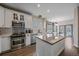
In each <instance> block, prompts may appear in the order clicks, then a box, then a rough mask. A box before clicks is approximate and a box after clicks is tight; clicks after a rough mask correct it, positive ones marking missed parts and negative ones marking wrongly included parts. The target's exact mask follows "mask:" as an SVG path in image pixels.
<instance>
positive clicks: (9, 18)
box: [5, 9, 13, 27]
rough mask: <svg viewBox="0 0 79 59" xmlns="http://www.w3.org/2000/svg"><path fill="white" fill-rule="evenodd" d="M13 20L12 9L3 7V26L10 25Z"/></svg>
mask: <svg viewBox="0 0 79 59" xmlns="http://www.w3.org/2000/svg"><path fill="white" fill-rule="evenodd" d="M12 20H13V11H12V10H10V9H5V27H11V26H12Z"/></svg>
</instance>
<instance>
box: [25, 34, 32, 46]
mask: <svg viewBox="0 0 79 59" xmlns="http://www.w3.org/2000/svg"><path fill="white" fill-rule="evenodd" d="M30 44H31V34H26V40H25V45H26V46H28V45H30Z"/></svg>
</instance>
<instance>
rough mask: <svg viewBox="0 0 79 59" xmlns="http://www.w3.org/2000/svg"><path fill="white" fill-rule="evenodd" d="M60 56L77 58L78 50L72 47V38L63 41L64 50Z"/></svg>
mask: <svg viewBox="0 0 79 59" xmlns="http://www.w3.org/2000/svg"><path fill="white" fill-rule="evenodd" d="M60 56H79V48H76V47H74V46H73V43H72V38H69V37H68V38H66V39H65V49H64V51H63V52H62V53H61V54H60Z"/></svg>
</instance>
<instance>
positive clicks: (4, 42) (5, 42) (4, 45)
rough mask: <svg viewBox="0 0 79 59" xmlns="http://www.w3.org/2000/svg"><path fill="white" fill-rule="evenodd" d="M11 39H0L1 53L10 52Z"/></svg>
mask: <svg viewBox="0 0 79 59" xmlns="http://www.w3.org/2000/svg"><path fill="white" fill-rule="evenodd" d="M10 48H11V46H10V37H0V53H1V52H3V51H7V50H10Z"/></svg>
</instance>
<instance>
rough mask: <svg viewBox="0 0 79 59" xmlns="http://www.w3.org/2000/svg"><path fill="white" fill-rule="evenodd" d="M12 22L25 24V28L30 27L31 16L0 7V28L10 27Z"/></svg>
mask: <svg viewBox="0 0 79 59" xmlns="http://www.w3.org/2000/svg"><path fill="white" fill-rule="evenodd" d="M12 21H16V22H25V28H31V27H32V16H30V15H28V14H24V13H22V12H18V11H14V10H11V9H7V8H4V7H1V6H0V27H8V28H11V27H12Z"/></svg>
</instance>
